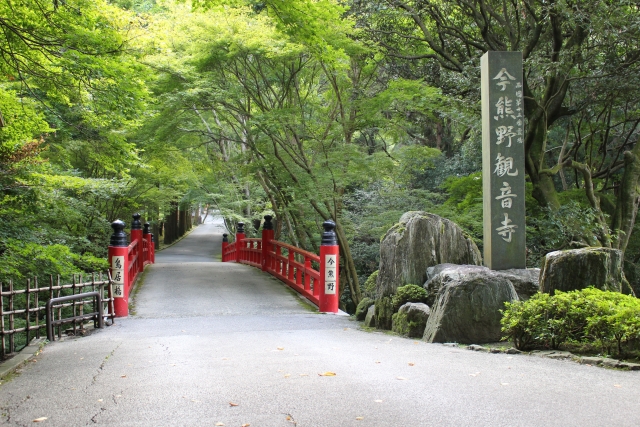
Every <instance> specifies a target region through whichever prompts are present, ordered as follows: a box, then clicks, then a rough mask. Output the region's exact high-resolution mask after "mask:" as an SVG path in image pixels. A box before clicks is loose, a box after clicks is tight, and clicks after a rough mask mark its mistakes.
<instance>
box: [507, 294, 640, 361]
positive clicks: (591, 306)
mask: <svg viewBox="0 0 640 427" xmlns="http://www.w3.org/2000/svg"><path fill="white" fill-rule="evenodd" d="M502 330H503V332H505V334H506V338H507V339H509V340H511V341H512V342H513V344H514V345H515V346H516V348H518V349H520V350H527V349H531V348H553V349H557V348H558V347H559V346H561V345H563V344H566V343H574V344H575V343H577V344H590V343H596V345H599V346H600V349H601V352H602V354H606V355H613V354H614V352H615V354H617V355H618V356H624V352H625V348H626V347H625V346H626V345H627V344H628V343H630V342H633V341H636V342H637V340H639V339H640V300H638V299H637V298H634V297H632V296H628V295H623V294H620V293H617V292H609V291H601V290H599V289H595V288H588V289H584V290H581V291H572V292H558V291H556V293H555V295H553V296H552V295H549V294H543V293H538V294H536V295H534V296H533V297H532V298H531V299H529V300H527V301H516V302H512V303H506V309H505V310H504V316H503V318H502Z"/></svg>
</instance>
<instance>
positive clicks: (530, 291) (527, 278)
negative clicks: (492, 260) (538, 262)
mask: <svg viewBox="0 0 640 427" xmlns="http://www.w3.org/2000/svg"><path fill="white" fill-rule="evenodd" d="M495 272H496V273H497V274H498V275H499V276H500V277H504V278H505V279H508V280H509V281H510V282H511V284H512V285H513V287H514V288H515V290H516V293H517V294H518V298H519V299H520V300H521V301H526V300H528V299H529V298H531V297H532V296H533V295H535V294H536V293H538V292H540V269H539V268H512V269H509V270H497V271H495Z"/></svg>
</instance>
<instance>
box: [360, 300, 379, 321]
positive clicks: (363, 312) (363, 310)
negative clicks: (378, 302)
mask: <svg viewBox="0 0 640 427" xmlns="http://www.w3.org/2000/svg"><path fill="white" fill-rule="evenodd" d="M373 304H375V301H374V300H373V299H371V298H368V297H365V298H362V300H361V301H360V304H358V307H357V308H356V320H360V321H362V320H364V318H365V317H367V311H368V310H369V307H371V306H372V305H373Z"/></svg>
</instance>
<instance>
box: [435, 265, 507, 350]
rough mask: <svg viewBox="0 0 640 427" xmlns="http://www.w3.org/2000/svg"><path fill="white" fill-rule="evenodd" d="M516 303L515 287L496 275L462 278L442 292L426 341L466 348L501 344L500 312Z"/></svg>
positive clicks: (476, 274)
mask: <svg viewBox="0 0 640 427" xmlns="http://www.w3.org/2000/svg"><path fill="white" fill-rule="evenodd" d="M516 300H518V294H517V293H516V290H515V288H514V287H513V284H512V283H511V282H510V281H509V280H508V279H506V278H504V277H502V276H501V275H499V274H497V273H496V272H494V271H491V270H489V269H486V270H484V271H473V272H470V273H468V274H466V275H460V277H458V278H457V279H452V280H450V281H448V282H447V283H445V284H444V285H443V286H442V288H441V289H440V290H439V291H438V294H437V299H436V301H435V304H434V305H433V306H432V307H431V315H430V316H429V319H428V320H427V325H426V327H425V330H424V336H423V339H424V340H425V341H427V342H458V343H463V344H482V343H488V342H496V341H500V339H501V338H502V332H501V329H500V328H501V326H500V319H501V318H502V314H501V313H500V310H501V309H504V303H505V302H511V301H516Z"/></svg>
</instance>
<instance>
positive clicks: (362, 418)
mask: <svg viewBox="0 0 640 427" xmlns="http://www.w3.org/2000/svg"><path fill="white" fill-rule="evenodd" d="M356 420H358V421H361V420H364V417H356Z"/></svg>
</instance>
